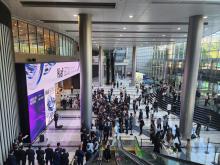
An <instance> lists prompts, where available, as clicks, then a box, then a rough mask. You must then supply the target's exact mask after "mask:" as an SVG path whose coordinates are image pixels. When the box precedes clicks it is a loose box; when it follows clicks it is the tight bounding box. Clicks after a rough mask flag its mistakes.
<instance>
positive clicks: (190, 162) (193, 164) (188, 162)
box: [154, 153, 203, 165]
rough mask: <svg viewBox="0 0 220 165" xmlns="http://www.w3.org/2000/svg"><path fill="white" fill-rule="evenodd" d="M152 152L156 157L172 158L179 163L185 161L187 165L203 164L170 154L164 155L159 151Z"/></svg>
mask: <svg viewBox="0 0 220 165" xmlns="http://www.w3.org/2000/svg"><path fill="white" fill-rule="evenodd" d="M154 154H155V155H156V156H158V157H162V158H166V159H170V160H174V161H177V162H181V163H187V164H188V165H203V164H201V163H197V162H192V161H189V160H184V159H179V158H176V157H172V156H169V155H164V154H161V153H154Z"/></svg>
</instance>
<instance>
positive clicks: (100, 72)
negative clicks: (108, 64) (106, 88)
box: [99, 46, 103, 86]
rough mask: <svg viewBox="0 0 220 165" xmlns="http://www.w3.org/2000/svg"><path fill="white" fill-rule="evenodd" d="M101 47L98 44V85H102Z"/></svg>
mask: <svg viewBox="0 0 220 165" xmlns="http://www.w3.org/2000/svg"><path fill="white" fill-rule="evenodd" d="M102 79H103V49H102V47H101V46H99V86H102V82H103V80H102Z"/></svg>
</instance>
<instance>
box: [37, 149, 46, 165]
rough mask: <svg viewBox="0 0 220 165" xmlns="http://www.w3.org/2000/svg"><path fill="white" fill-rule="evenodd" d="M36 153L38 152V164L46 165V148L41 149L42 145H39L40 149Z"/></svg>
mask: <svg viewBox="0 0 220 165" xmlns="http://www.w3.org/2000/svg"><path fill="white" fill-rule="evenodd" d="M36 154H37V161H38V164H39V165H44V163H45V162H44V154H45V152H44V150H42V149H41V147H40V146H39V147H38V150H37V151H36Z"/></svg>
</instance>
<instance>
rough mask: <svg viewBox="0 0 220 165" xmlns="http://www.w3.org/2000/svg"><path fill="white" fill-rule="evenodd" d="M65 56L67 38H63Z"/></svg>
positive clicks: (64, 53)
mask: <svg viewBox="0 0 220 165" xmlns="http://www.w3.org/2000/svg"><path fill="white" fill-rule="evenodd" d="M63 55H64V56H66V37H65V36H63Z"/></svg>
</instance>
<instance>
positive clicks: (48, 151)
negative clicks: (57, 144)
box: [45, 144, 53, 165]
mask: <svg viewBox="0 0 220 165" xmlns="http://www.w3.org/2000/svg"><path fill="white" fill-rule="evenodd" d="M45 154H46V156H45V159H46V165H47V164H48V162H50V165H52V164H53V149H52V148H50V144H48V145H47V148H46V149H45Z"/></svg>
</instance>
